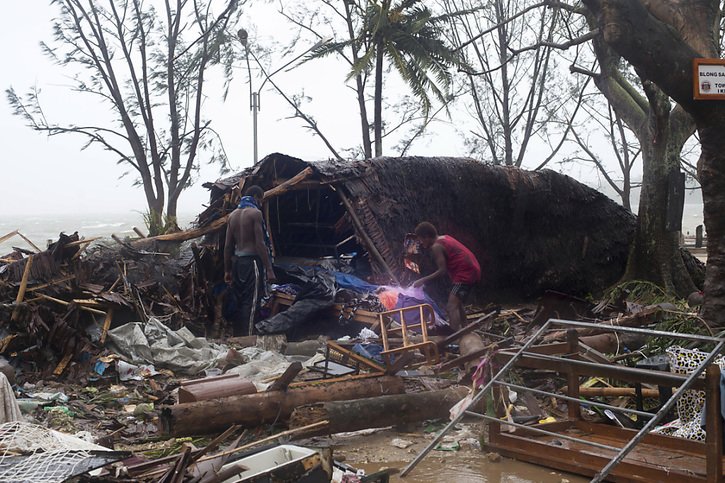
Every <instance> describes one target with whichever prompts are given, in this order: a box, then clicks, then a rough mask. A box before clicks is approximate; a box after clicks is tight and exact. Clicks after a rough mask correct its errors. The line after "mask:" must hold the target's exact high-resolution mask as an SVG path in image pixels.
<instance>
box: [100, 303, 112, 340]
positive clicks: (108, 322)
mask: <svg viewBox="0 0 725 483" xmlns="http://www.w3.org/2000/svg"><path fill="white" fill-rule="evenodd" d="M111 320H113V307H111V308H110V309H108V311H107V312H106V318H105V319H104V320H103V329H102V330H101V339H100V343H101V345H103V344H105V343H106V336H107V335H108V329H110V328H111Z"/></svg>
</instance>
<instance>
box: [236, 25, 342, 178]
mask: <svg viewBox="0 0 725 483" xmlns="http://www.w3.org/2000/svg"><path fill="white" fill-rule="evenodd" d="M237 36H238V37H239V41H240V42H241V43H242V45H243V46H244V53H245V58H246V60H247V72H249V109H250V110H251V111H252V136H253V141H254V164H257V161H258V160H259V157H258V141H257V113H258V112H259V111H260V110H261V107H260V93H261V92H262V88H263V87H264V84H266V83H267V81H268V80H270V77H272V76H273V75H275V74H276V73H277V72H279V71H281V70H283V69H285V68H287V67H289V66H290V65H291V64H293V63H295V62H297V61H298V60H299V59H301V58H302V57H304V56H305V55H306V54H307V53H308V52H311V51H313V50H315V49H317V48H318V47H321V46H323V45H325V44H326V43H328V42H329V41H330V39H322V40H319V41H318V42H317V43H315V44H314V45H313V46H312V47H310V48H308V49H307V50H305V51H304V52H302V53H301V54H299V55H298V56H297V57H295V58H294V59H292V60H290V61H289V62H287V63H286V64H284V65H283V66H282V67H280V68H278V69H276V70H275V71H274V72H272V73H271V74H267V72H266V71H265V70H264V67H263V66H262V63H261V62H259V59H257V56H256V55H254V52H252V51H250V50H249V45H248V40H249V34H248V33H247V31H246V30H244V29H239V32H237ZM249 54H251V55H252V58H253V59H254V61H255V62H256V63H257V65H258V66H259V69H260V70H261V71H262V74H263V75H264V79H263V80H262V83H261V84H260V85H259V87H258V88H257V90H256V91H255V90H254V89H253V88H252V70H251V68H250V67H249ZM273 84H274V83H273Z"/></svg>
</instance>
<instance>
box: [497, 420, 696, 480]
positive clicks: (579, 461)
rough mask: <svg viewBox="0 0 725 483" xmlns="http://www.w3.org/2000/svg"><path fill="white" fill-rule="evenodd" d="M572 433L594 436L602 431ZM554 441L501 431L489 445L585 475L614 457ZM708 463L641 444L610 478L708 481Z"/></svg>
mask: <svg viewBox="0 0 725 483" xmlns="http://www.w3.org/2000/svg"><path fill="white" fill-rule="evenodd" d="M597 426H602V425H597ZM616 429H619V428H616ZM571 435H572V436H577V437H580V438H582V437H584V438H586V439H590V438H591V437H592V436H595V437H596V436H598V435H599V434H598V433H592V434H590V435H581V434H571ZM675 439H677V438H675ZM554 440H556V437H555V436H551V437H549V436H542V437H537V438H530V437H523V436H518V435H511V434H507V433H499V434H497V435H496V440H495V441H491V444H490V445H488V446H489V447H493V449H495V450H497V451H499V452H502V453H503V452H506V453H507V454H508V455H510V456H512V457H514V458H516V459H521V460H524V461H530V462H533V463H536V464H541V465H544V466H547V467H549V468H557V469H561V470H564V471H571V472H573V473H578V474H584V475H593V474H594V473H595V472H597V471H599V470H600V469H601V468H603V467H604V465H605V464H606V463H607V462H608V461H609V460H610V459H611V458H612V457H613V456H614V453H613V452H612V451H607V450H604V449H598V448H594V447H592V446H589V445H586V444H585V443H575V442H567V444H566V445H565V446H555V445H553V444H552V442H553V441H554ZM593 440H595V441H596V442H604V443H605V444H609V445H612V446H623V445H624V444H625V443H626V441H627V439H614V440H605V441H601V439H600V438H594V439H593ZM668 463H669V464H668ZM704 463H705V461H704V456H703V455H702V454H700V455H692V454H689V455H688V454H687V453H684V452H681V451H678V450H677V449H666V448H661V447H660V448H657V447H653V445H639V446H637V449H636V450H635V451H634V452H633V453H631V454H630V455H629V456H628V457H627V458H626V459H625V460H624V461H623V462H622V463H620V465H618V466H617V467H616V468H615V469H614V471H613V473H612V474H610V475H609V476H608V477H607V481H624V482H634V481H638V482H642V481H648V482H649V481H667V482H668V483H669V482H678V483H680V482H682V483H684V482H690V481H705V467H704Z"/></svg>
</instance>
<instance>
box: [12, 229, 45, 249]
mask: <svg viewBox="0 0 725 483" xmlns="http://www.w3.org/2000/svg"><path fill="white" fill-rule="evenodd" d="M18 236H19V237H20V238H22V239H23V240H25V241H26V242H27V243H28V245H30V246H31V247H33V248H34V249H35V251H36V252H38V253H40V252H42V251H43V250H41V249H40V248H38V247H37V246H36V245H35V243H33V242H32V241H30V239H29V238H27V237H26V236H25V235H23V234H22V233H20V232H18Z"/></svg>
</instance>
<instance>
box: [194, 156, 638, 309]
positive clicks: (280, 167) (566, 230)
mask: <svg viewBox="0 0 725 483" xmlns="http://www.w3.org/2000/svg"><path fill="white" fill-rule="evenodd" d="M255 184H256V185H259V186H261V187H262V188H263V189H264V190H265V191H267V194H266V195H265V206H264V216H265V220H266V222H267V226H268V228H269V231H270V235H271V239H272V244H273V247H274V253H275V256H276V259H277V260H286V261H289V260H295V259H296V260H299V259H309V258H317V259H319V258H325V257H327V258H339V257H341V256H344V255H349V256H350V257H352V258H354V260H356V261H357V260H358V259H359V258H360V255H361V254H365V257H366V258H367V260H369V263H370V267H371V271H372V275H373V276H374V277H375V278H376V279H377V280H380V281H390V280H394V281H397V282H401V283H406V282H408V281H410V280H411V279H412V278H413V277H415V275H414V274H412V273H410V271H409V270H407V269H406V266H405V262H404V259H405V257H404V251H405V248H404V240H405V238H406V234H408V233H410V232H412V231H413V229H414V228H415V226H416V224H417V223H419V222H421V221H430V222H432V223H433V224H434V225H436V226H437V227H438V231H439V232H440V233H445V234H450V235H452V236H453V237H455V238H457V239H458V240H460V241H461V242H462V243H463V244H464V245H466V246H468V247H469V248H470V249H471V250H472V251H473V253H474V254H475V255H476V257H477V258H478V259H479V261H480V263H481V266H482V269H483V281H482V283H481V284H480V286H479V288H478V294H477V295H478V296H479V297H478V298H479V299H484V298H490V297H495V296H498V297H501V296H504V297H505V296H514V297H517V296H518V297H520V296H524V297H530V296H535V295H538V294H540V293H542V292H543V291H544V290H547V289H550V290H558V291H562V292H566V293H571V294H588V293H596V292H600V291H601V290H603V289H605V288H606V287H608V286H610V285H611V284H613V283H614V282H616V281H617V280H618V279H619V277H620V276H621V274H622V272H623V271H624V267H625V264H626V259H627V255H628V251H629V244H630V241H631V240H632V237H633V234H634V230H635V226H636V221H635V217H634V216H633V215H632V214H631V213H630V212H628V211H627V210H625V209H624V208H623V207H621V206H620V205H618V204H617V203H615V202H614V201H612V200H610V199H609V198H607V197H606V196H605V195H604V194H602V193H600V192H598V191H596V190H593V189H591V188H589V187H587V186H585V185H583V184H581V183H579V182H577V181H576V180H574V179H572V178H570V177H568V176H565V175H561V174H559V173H556V172H553V171H550V170H541V171H537V172H531V171H525V170H521V169H517V168H508V167H501V166H490V165H486V164H483V163H481V162H478V161H475V160H472V159H465V158H440V157H436V158H431V157H404V158H392V157H381V158H376V159H372V160H360V161H335V160H330V161H318V162H307V161H303V160H301V159H297V158H294V157H291V156H287V155H284V154H279V153H275V154H271V155H269V156H267V157H265V158H264V159H263V160H261V161H260V162H259V163H258V164H257V165H255V166H253V167H251V168H249V169H246V170H244V171H243V172H241V173H240V174H238V175H236V176H232V177H230V178H226V179H223V180H219V181H216V182H214V183H207V184H205V185H204V186H205V187H207V188H209V189H210V201H211V203H210V206H209V208H208V209H207V210H206V211H205V212H203V213H202V214H201V215H200V217H199V224H200V226H201V227H204V226H207V225H209V224H211V223H213V222H214V221H215V220H218V219H219V218H220V217H223V216H224V215H225V214H226V213H228V212H229V211H231V210H232V209H233V208H234V206H235V201H236V200H237V199H238V196H239V193H240V192H243V190H244V189H245V188H246V187H249V186H251V185H255ZM237 188H241V191H240V190H237ZM232 198H233V199H232ZM221 235H223V231H222V232H217V234H216V235H215V236H213V237H212V240H216V241H217V242H218V243H219V246H221V244H222V243H223V236H221ZM418 261H419V262H421V265H422V266H421V269H422V270H423V271H425V270H426V268H427V267H425V260H424V259H420V260H418ZM360 269H361V270H362V271H363V275H365V273H364V269H363V268H360Z"/></svg>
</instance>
